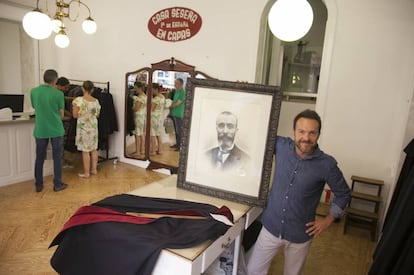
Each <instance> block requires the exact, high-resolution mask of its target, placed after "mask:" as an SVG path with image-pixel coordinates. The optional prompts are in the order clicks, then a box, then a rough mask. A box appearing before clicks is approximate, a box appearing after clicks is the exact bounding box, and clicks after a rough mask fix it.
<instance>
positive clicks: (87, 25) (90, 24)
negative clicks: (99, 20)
mask: <svg viewBox="0 0 414 275" xmlns="http://www.w3.org/2000/svg"><path fill="white" fill-rule="evenodd" d="M82 29H83V31H84V32H85V33H86V34H94V33H95V32H96V29H97V26H96V23H95V21H94V20H93V19H92V18H91V17H90V16H89V17H88V18H86V19H85V20H84V21H83V23H82Z"/></svg>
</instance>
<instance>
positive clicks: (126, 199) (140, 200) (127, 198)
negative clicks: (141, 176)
mask: <svg viewBox="0 0 414 275" xmlns="http://www.w3.org/2000/svg"><path fill="white" fill-rule="evenodd" d="M92 205H94V206H100V207H104V208H108V209H111V210H115V211H119V212H145V213H154V212H165V211H170V210H178V209H179V210H192V209H196V210H197V211H199V212H201V213H203V214H204V215H205V216H208V215H209V213H212V212H214V211H216V210H217V209H218V208H217V207H215V206H213V205H210V204H205V203H197V202H191V201H182V200H173V199H165V198H152V197H140V196H135V195H128V194H120V195H114V196H111V197H107V198H105V199H103V200H100V201H98V202H95V203H93V204H92Z"/></svg>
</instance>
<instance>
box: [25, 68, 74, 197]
mask: <svg viewBox="0 0 414 275" xmlns="http://www.w3.org/2000/svg"><path fill="white" fill-rule="evenodd" d="M57 78H58V74H57V72H56V71H55V70H46V71H45V73H44V74H43V80H44V82H45V84H42V85H39V86H38V87H36V88H33V89H32V90H31V91H30V100H31V102H32V106H33V108H34V109H35V116H36V120H35V128H34V131H33V136H34V137H35V139H36V161H35V186H36V192H41V191H42V190H43V164H44V162H45V158H46V150H47V145H48V144H49V139H50V140H51V143H52V154H53V176H54V177H53V185H54V186H53V190H54V191H55V192H57V191H61V190H63V189H65V188H66V187H67V184H66V183H63V182H62V154H63V136H64V134H65V130H64V129H63V123H62V118H63V113H64V108H65V100H64V96H63V93H62V92H60V91H59V90H57V89H56V88H55V85H56V81H57Z"/></svg>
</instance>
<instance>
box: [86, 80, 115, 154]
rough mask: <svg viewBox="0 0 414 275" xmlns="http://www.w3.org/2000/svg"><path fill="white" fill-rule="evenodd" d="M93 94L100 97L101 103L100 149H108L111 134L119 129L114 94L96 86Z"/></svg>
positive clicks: (99, 124)
mask: <svg viewBox="0 0 414 275" xmlns="http://www.w3.org/2000/svg"><path fill="white" fill-rule="evenodd" d="M92 96H93V97H95V98H96V99H98V101H99V104H100V105H101V113H100V115H99V117H98V149H100V150H107V149H108V148H109V145H108V143H109V136H110V135H111V134H112V133H114V132H116V131H118V120H117V117H116V112H115V106H114V101H113V98H112V95H111V94H110V93H108V92H107V91H105V90H102V89H101V88H95V89H94V90H93V93H92Z"/></svg>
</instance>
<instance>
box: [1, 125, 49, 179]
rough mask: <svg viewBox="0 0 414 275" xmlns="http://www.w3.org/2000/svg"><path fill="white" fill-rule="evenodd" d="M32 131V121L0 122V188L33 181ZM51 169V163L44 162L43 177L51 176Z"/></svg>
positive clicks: (33, 142) (33, 146) (33, 152)
mask: <svg viewBox="0 0 414 275" xmlns="http://www.w3.org/2000/svg"><path fill="white" fill-rule="evenodd" d="M33 129H34V119H30V120H12V121H0V154H1V157H0V186H5V185H9V184H13V183H17V182H22V181H26V180H30V179H34V163H35V159H36V158H35V157H36V142H35V139H34V137H33ZM52 168H53V164H52V162H51V161H49V160H46V161H45V165H44V169H43V175H44V176H47V175H51V174H52V171H53V170H52ZM33 186H34V185H33Z"/></svg>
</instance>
